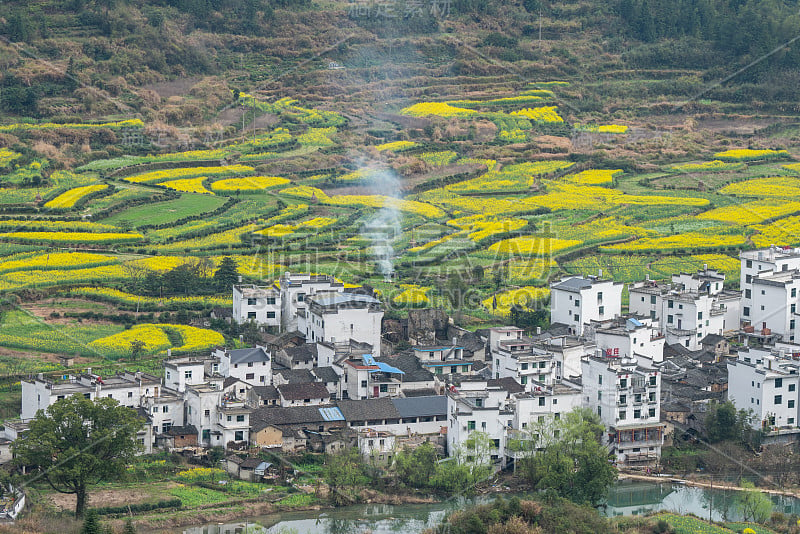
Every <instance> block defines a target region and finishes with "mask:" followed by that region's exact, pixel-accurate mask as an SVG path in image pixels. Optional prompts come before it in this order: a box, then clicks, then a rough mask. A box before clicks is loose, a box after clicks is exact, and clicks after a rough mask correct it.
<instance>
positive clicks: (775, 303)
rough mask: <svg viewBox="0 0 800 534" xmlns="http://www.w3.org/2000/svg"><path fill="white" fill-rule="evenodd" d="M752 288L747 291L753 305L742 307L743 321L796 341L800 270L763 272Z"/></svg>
mask: <svg viewBox="0 0 800 534" xmlns="http://www.w3.org/2000/svg"><path fill="white" fill-rule="evenodd" d="M751 286H752V289H746V290H745V292H749V295H750V299H749V303H750V305H749V306H744V307H742V322H743V323H750V324H751V325H752V326H753V327H754V328H755V329H758V330H760V331H762V332H764V333H766V332H769V333H771V334H778V335H780V336H781V339H783V340H784V341H789V342H792V341H794V340H795V339H796V336H797V325H798V320H799V319H800V314H799V313H798V305H800V270H797V269H792V270H787V271H777V272H767V273H762V274H759V275H757V276H755V277H754V278H753V279H752V283H751Z"/></svg>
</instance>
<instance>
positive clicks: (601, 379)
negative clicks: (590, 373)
mask: <svg viewBox="0 0 800 534" xmlns="http://www.w3.org/2000/svg"><path fill="white" fill-rule="evenodd" d="M597 383H598V384H601V385H602V384H603V375H598V376H597Z"/></svg>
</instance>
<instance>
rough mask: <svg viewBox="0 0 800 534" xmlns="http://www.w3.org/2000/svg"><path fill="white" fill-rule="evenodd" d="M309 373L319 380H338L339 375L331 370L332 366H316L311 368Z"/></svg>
mask: <svg viewBox="0 0 800 534" xmlns="http://www.w3.org/2000/svg"><path fill="white" fill-rule="evenodd" d="M311 373H312V374H313V375H315V376H316V377H317V378H319V380H320V381H321V382H338V381H339V375H338V374H337V373H336V371H334V370H333V367H317V368H316V369H312V370H311Z"/></svg>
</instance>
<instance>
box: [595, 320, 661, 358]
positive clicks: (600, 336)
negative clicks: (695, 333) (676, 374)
mask: <svg viewBox="0 0 800 534" xmlns="http://www.w3.org/2000/svg"><path fill="white" fill-rule="evenodd" d="M589 332H590V334H591V337H593V338H594V342H595V345H596V347H597V349H598V350H600V351H602V353H603V354H604V355H605V356H611V357H619V358H627V357H630V356H634V355H638V356H644V357H645V358H647V359H649V360H651V361H654V362H661V361H663V360H664V339H665V338H664V335H663V334H662V333H661V332H659V328H658V323H656V322H654V321H653V320H652V319H650V318H649V317H648V318H644V317H635V316H631V317H618V318H616V319H611V320H608V321H600V322H592V325H591V328H590V329H589Z"/></svg>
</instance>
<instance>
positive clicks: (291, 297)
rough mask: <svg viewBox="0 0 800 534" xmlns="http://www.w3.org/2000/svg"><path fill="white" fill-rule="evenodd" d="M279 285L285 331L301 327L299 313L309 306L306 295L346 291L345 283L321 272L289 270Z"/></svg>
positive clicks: (282, 323) (282, 325)
mask: <svg viewBox="0 0 800 534" xmlns="http://www.w3.org/2000/svg"><path fill="white" fill-rule="evenodd" d="M278 286H279V288H280V291H281V298H280V302H281V314H280V315H281V328H282V329H283V330H284V331H292V330H298V329H299V324H298V315H299V314H300V312H302V311H305V309H306V307H307V305H306V297H309V296H313V295H320V294H323V293H341V292H343V291H344V283H342V282H340V281H338V280H336V278H335V277H333V276H328V275H321V274H320V275H318V274H298V273H289V272H287V273H284V275H283V276H281V278H280V280H279V281H278ZM301 332H302V330H301Z"/></svg>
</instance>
